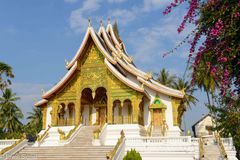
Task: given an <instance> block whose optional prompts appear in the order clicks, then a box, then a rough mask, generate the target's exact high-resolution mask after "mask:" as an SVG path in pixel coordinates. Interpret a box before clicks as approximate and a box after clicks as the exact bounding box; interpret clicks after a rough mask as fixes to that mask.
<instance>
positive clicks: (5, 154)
mask: <svg viewBox="0 0 240 160" xmlns="http://www.w3.org/2000/svg"><path fill="white" fill-rule="evenodd" d="M26 144H27V140H26V135H25V134H23V136H22V138H21V139H19V140H18V141H16V142H15V143H13V144H12V145H11V146H8V147H6V148H4V149H2V150H1V151H0V159H1V160H2V159H6V158H9V157H10V156H12V155H13V154H15V153H16V152H17V151H18V150H20V149H22V147H24V146H25V145H26ZM19 145H20V147H18V148H17V146H19ZM15 148H16V149H15ZM11 152H12V153H11Z"/></svg>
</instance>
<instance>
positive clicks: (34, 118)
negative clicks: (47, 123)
mask: <svg viewBox="0 0 240 160" xmlns="http://www.w3.org/2000/svg"><path fill="white" fill-rule="evenodd" d="M28 115H29V116H28V117H27V119H28V120H30V121H29V126H31V128H32V129H33V130H34V131H35V133H36V134H37V133H38V132H40V131H41V130H42V112H41V109H40V108H34V109H33V112H28Z"/></svg>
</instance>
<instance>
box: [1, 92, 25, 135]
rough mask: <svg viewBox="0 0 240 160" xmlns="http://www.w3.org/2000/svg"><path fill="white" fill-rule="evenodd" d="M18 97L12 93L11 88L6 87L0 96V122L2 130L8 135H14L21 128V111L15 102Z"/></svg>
mask: <svg viewBox="0 0 240 160" xmlns="http://www.w3.org/2000/svg"><path fill="white" fill-rule="evenodd" d="M19 99H20V98H19V97H17V96H16V93H13V92H12V91H11V89H8V88H6V89H5V90H4V91H3V95H2V97H0V122H1V124H2V126H1V128H2V129H3V132H5V133H8V136H15V135H17V134H18V133H20V132H21V130H22V126H23V125H22V122H21V121H20V120H21V119H22V118H23V113H22V111H21V109H20V108H19V107H18V106H17V105H16V104H15V102H16V101H17V100H19Z"/></svg>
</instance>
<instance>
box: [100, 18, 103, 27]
mask: <svg viewBox="0 0 240 160" xmlns="http://www.w3.org/2000/svg"><path fill="white" fill-rule="evenodd" d="M100 26H103V20H102V17H101V19H100Z"/></svg>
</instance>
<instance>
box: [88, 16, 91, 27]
mask: <svg viewBox="0 0 240 160" xmlns="http://www.w3.org/2000/svg"><path fill="white" fill-rule="evenodd" d="M88 27H91V19H90V17H89V18H88Z"/></svg>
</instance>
